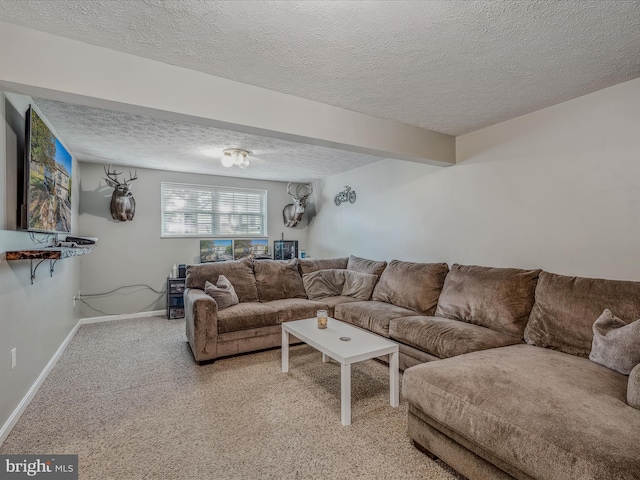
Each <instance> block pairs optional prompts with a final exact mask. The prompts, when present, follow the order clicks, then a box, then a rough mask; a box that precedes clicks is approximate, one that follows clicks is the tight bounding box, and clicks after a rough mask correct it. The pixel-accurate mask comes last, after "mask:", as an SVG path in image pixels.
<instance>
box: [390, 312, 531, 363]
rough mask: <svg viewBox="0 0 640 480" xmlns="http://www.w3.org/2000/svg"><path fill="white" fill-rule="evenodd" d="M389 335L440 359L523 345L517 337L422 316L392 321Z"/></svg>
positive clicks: (469, 324) (457, 321)
mask: <svg viewBox="0 0 640 480" xmlns="http://www.w3.org/2000/svg"><path fill="white" fill-rule="evenodd" d="M389 336H390V337H391V338H392V339H394V340H397V341H399V342H402V343H406V344H407V345H411V346H412V347H415V348H418V349H420V350H422V351H424V352H427V353H430V354H431V355H435V356H436V357H439V358H449V357H455V356H456V355H462V354H464V353H469V352H475V351H478V350H487V349H488V348H496V347H504V346H507V345H517V344H519V343H522V340H521V339H519V338H517V337H514V336H512V335H507V334H505V333H501V332H496V331H495V330H491V329H489V328H486V327H481V326H479V325H473V324H471V323H465V322H461V321H459V320H451V319H449V318H441V317H424V316H416V317H402V318H394V319H393V320H391V322H390V323H389Z"/></svg>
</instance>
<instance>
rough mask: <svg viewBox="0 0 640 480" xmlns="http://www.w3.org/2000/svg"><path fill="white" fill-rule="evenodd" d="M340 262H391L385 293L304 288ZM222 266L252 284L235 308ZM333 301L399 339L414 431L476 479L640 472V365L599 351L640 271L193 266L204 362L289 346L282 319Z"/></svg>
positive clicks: (190, 300) (336, 309) (190, 322)
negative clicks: (213, 288) (613, 274)
mask: <svg viewBox="0 0 640 480" xmlns="http://www.w3.org/2000/svg"><path fill="white" fill-rule="evenodd" d="M327 269H347V270H353V271H357V272H361V273H364V274H375V275H378V276H379V281H378V283H377V285H376V286H375V289H374V290H373V293H372V296H371V300H366V301H363V300H358V299H354V298H352V297H350V296H345V295H332V296H329V297H324V298H319V299H316V300H308V299H306V298H303V297H304V296H305V292H304V290H302V291H301V290H300V285H301V284H302V275H305V274H308V273H312V272H317V271H320V270H327ZM252 273H253V275H252ZM296 274H297V276H296ZM218 275H225V276H226V277H227V278H229V279H230V280H231V283H232V284H233V285H234V286H236V285H237V284H238V285H239V288H238V287H236V292H237V293H238V297H239V300H240V303H239V304H238V305H235V306H233V307H229V308H227V309H224V310H222V311H217V305H216V304H215V301H214V300H213V299H212V298H211V297H208V296H207V295H206V294H204V292H203V291H202V288H203V286H204V282H205V281H206V280H207V279H210V281H215V279H216V278H217V276H218ZM305 278H307V277H305ZM320 308H324V309H327V310H329V312H330V315H331V316H332V317H334V318H336V319H338V320H341V321H345V322H348V323H351V324H353V325H356V326H359V327H361V328H365V329H367V330H370V331H373V332H374V333H377V334H379V335H382V336H385V337H389V338H391V339H393V340H395V341H397V342H398V343H399V345H400V365H401V368H402V369H403V370H405V374H404V380H403V394H404V396H405V397H406V398H407V400H408V402H409V423H408V425H409V436H410V437H411V439H412V440H413V441H414V444H415V445H416V447H418V448H419V449H421V450H423V451H425V453H428V454H431V455H435V456H438V457H440V458H441V459H443V460H444V461H445V462H447V463H448V464H449V465H451V466H452V467H453V468H455V469H456V470H458V471H459V472H461V473H462V474H464V475H465V476H467V477H468V478H470V479H496V478H518V479H532V478H536V479H538V478H539V479H583V478H584V479H593V480H596V479H610V478H611V479H614V478H615V479H640V443H639V442H638V435H639V434H640V410H639V408H640V366H636V368H635V369H634V370H633V371H632V372H631V375H630V376H625V375H623V374H621V373H618V372H616V371H614V370H610V369H608V368H606V367H603V366H602V365H598V364H596V363H594V362H592V361H590V360H589V359H588V358H586V357H588V356H589V352H590V349H591V342H592V338H593V333H592V326H593V323H594V321H595V320H596V319H597V318H598V317H599V316H600V315H601V314H602V312H603V310H604V309H605V308H608V309H610V310H611V311H612V312H613V313H614V314H615V315H617V316H618V317H620V318H622V319H623V320H624V321H625V322H627V323H628V322H632V321H633V320H635V319H638V318H640V282H621V281H611V280H596V279H586V278H578V277H565V276H562V275H554V274H551V273H548V272H544V271H540V270H522V269H509V268H488V267H478V266H462V265H457V264H454V265H452V266H451V268H450V269H449V268H448V267H447V265H446V264H444V263H436V264H419V263H411V262H401V261H397V260H393V261H391V262H390V263H389V264H388V265H387V264H386V262H375V261H370V260H365V259H360V258H357V257H353V256H352V257H350V258H349V259H346V258H343V259H332V260H300V261H297V262H296V261H289V262H275V261H255V262H251V261H249V260H246V261H240V262H226V263H216V264H204V265H197V266H190V267H188V275H187V291H185V309H186V319H187V338H188V340H189V344H190V345H191V348H192V351H193V353H194V357H195V359H196V360H197V361H198V362H202V361H208V360H212V359H215V358H218V357H221V356H225V355H232V354H235V353H241V352H248V351H253V350H258V349H261V348H268V347H276V346H279V345H280V342H281V335H280V323H282V322H283V321H289V320H295V319H299V318H306V317H311V316H314V315H315V311H316V310H317V309H320ZM638 348H639V349H640V344H639V345H638ZM434 360H437V361H434ZM632 405H633V406H632Z"/></svg>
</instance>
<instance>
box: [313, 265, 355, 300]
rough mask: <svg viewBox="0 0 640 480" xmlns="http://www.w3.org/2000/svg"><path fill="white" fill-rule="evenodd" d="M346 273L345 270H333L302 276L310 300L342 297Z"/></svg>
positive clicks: (318, 271)
mask: <svg viewBox="0 0 640 480" xmlns="http://www.w3.org/2000/svg"><path fill="white" fill-rule="evenodd" d="M345 272H346V270H344V269H336V268H331V269H325V270H317V271H315V272H312V273H305V274H304V275H302V283H303V284H304V289H305V291H306V292H307V296H308V297H309V300H319V299H321V298H326V297H335V296H338V295H342V290H343V286H344V280H345V279H344V274H345Z"/></svg>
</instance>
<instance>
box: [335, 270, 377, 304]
mask: <svg viewBox="0 0 640 480" xmlns="http://www.w3.org/2000/svg"><path fill="white" fill-rule="evenodd" d="M377 282H378V275H373V274H369V273H360V272H356V271H355V270H344V286H343V287H342V292H341V293H340V294H341V295H344V296H346V297H353V298H357V299H358V300H369V299H370V298H371V294H372V293H373V289H374V288H375V286H376V283H377Z"/></svg>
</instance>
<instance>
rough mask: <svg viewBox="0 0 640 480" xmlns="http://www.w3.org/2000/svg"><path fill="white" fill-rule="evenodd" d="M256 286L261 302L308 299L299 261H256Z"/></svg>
mask: <svg viewBox="0 0 640 480" xmlns="http://www.w3.org/2000/svg"><path fill="white" fill-rule="evenodd" d="M253 270H254V271H255V273H256V286H257V287H258V296H259V297H260V301H261V302H263V303H264V302H270V301H272V300H280V299H283V298H307V293H306V292H305V291H304V284H303V283H302V277H301V276H300V272H299V271H298V260H297V259H295V258H294V259H292V260H255V261H254V262H253Z"/></svg>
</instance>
